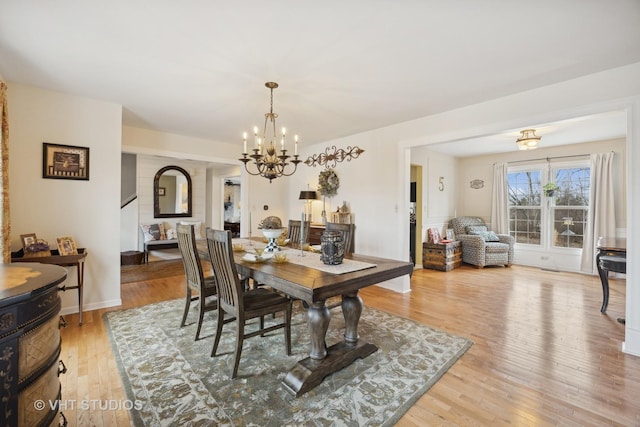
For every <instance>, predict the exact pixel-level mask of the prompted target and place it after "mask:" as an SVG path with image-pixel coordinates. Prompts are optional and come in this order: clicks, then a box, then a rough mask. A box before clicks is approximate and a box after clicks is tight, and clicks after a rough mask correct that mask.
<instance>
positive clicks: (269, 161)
mask: <svg viewBox="0 0 640 427" xmlns="http://www.w3.org/2000/svg"><path fill="white" fill-rule="evenodd" d="M264 85H265V86H266V87H268V88H269V89H270V90H271V108H270V109H269V112H268V113H266V114H265V115H264V128H263V130H262V136H261V137H259V136H258V127H257V126H255V127H254V128H253V138H254V147H253V148H252V149H251V151H253V154H248V152H247V133H246V132H245V133H244V134H243V135H242V138H243V143H244V147H243V148H244V151H243V152H242V158H241V159H238V160H240V161H241V162H242V163H244V168H245V170H246V171H247V172H248V173H249V174H250V175H260V176H262V177H264V178H267V179H268V180H269V182H271V181H272V180H274V179H275V178H278V177H280V176H290V175H293V173H294V172H295V171H296V169H297V168H298V163H300V162H301V161H302V160H299V159H298V135H296V136H295V137H294V140H295V143H294V152H293V159H292V160H290V161H288V160H289V158H290V157H291V156H290V155H288V154H287V149H286V148H285V135H286V129H285V128H282V136H281V137H280V152H279V154H278V149H277V148H276V147H277V145H278V135H277V133H276V119H277V118H278V115H277V114H276V113H274V112H273V90H274V89H276V88H277V87H278V83H275V82H266V83H265V84H264ZM269 123H270V124H271V126H270V128H271V131H272V132H271V136H270V137H267V125H268V124H269ZM250 162H251V163H252V164H253V165H255V169H256V170H255V171H251V170H249V166H248V164H249V163H250ZM290 164H293V169H289V171H288V172H285V170H286V169H287V166H289V165H290Z"/></svg>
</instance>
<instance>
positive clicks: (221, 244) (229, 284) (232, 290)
mask: <svg viewBox="0 0 640 427" xmlns="http://www.w3.org/2000/svg"><path fill="white" fill-rule="evenodd" d="M207 247H208V250H209V258H210V260H211V265H212V266H213V271H214V274H215V276H216V286H217V287H218V325H217V328H216V338H215V340H214V343H213V349H212V350H211V357H214V356H215V355H216V351H217V349H218V344H219V343H220V337H221V336H222V327H223V326H224V324H226V323H229V322H233V321H234V320H235V321H236V323H237V325H236V328H237V330H236V349H235V355H234V361H233V370H232V372H231V378H235V377H236V376H237V375H238V366H239V364H240V355H241V353H242V344H243V343H244V340H245V339H247V338H251V337H255V336H264V334H266V333H267V332H271V331H274V330H276V329H284V338H285V344H286V350H287V356H289V355H291V300H290V299H289V298H288V297H286V296H284V295H281V294H279V293H277V292H274V291H270V290H268V289H266V288H263V287H259V288H255V289H250V290H245V288H244V286H243V285H242V282H241V280H240V277H239V276H238V272H237V269H236V264H235V261H234V256H233V248H232V246H231V232H229V231H228V230H225V231H222V230H214V229H211V228H209V229H207ZM281 311H282V312H284V319H283V322H282V323H277V324H275V325H271V326H268V327H265V324H264V316H265V315H267V314H275V313H279V312H281ZM225 313H227V314H229V315H230V316H231V317H229V318H227V319H225V318H224V317H225V316H224V315H225ZM255 318H259V319H260V324H259V328H258V330H254V331H252V332H248V333H247V332H245V324H246V322H247V321H248V320H250V319H255Z"/></svg>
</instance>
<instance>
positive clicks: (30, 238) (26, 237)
mask: <svg viewBox="0 0 640 427" xmlns="http://www.w3.org/2000/svg"><path fill="white" fill-rule="evenodd" d="M20 241H22V249H23V250H25V251H26V250H27V247H29V245H30V244H32V243H36V242H37V241H38V238H37V237H36V233H29V234H21V235H20Z"/></svg>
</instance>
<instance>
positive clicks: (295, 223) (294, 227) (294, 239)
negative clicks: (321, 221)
mask: <svg viewBox="0 0 640 427" xmlns="http://www.w3.org/2000/svg"><path fill="white" fill-rule="evenodd" d="M303 225H304V228H303ZM310 226H311V223H310V222H309V221H304V222H303V221H299V220H295V219H290V220H289V231H288V237H289V241H290V242H291V243H300V233H301V232H302V230H304V242H302V243H309V227H310Z"/></svg>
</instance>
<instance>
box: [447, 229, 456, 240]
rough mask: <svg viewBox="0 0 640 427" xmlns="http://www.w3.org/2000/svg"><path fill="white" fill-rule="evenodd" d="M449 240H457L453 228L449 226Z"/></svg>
mask: <svg viewBox="0 0 640 427" xmlns="http://www.w3.org/2000/svg"><path fill="white" fill-rule="evenodd" d="M447 240H451V241H452V242H453V241H455V240H456V234H455V233H454V232H453V228H447Z"/></svg>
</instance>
